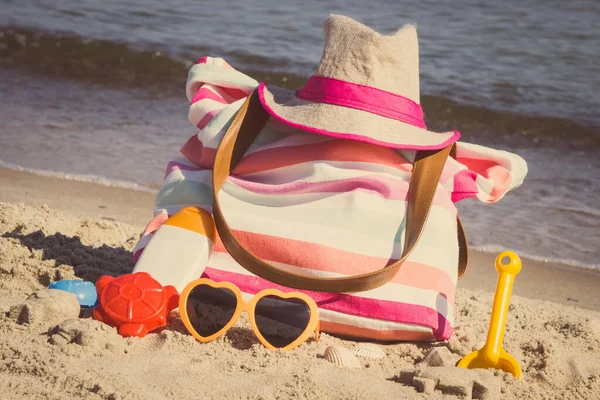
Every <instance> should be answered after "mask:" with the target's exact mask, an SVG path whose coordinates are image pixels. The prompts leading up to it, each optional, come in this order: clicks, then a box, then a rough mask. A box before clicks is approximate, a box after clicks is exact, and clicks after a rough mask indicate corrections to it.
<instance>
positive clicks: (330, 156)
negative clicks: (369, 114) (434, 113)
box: [181, 135, 412, 176]
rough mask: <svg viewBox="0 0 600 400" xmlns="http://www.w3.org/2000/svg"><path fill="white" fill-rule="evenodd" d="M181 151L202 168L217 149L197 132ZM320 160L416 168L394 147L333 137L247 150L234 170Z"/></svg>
mask: <svg viewBox="0 0 600 400" xmlns="http://www.w3.org/2000/svg"><path fill="white" fill-rule="evenodd" d="M181 153H182V154H183V155H185V156H186V157H187V158H189V159H190V160H192V161H193V162H194V163H196V164H198V165H199V166H201V167H202V168H212V165H213V163H214V155H215V153H216V149H213V148H210V147H204V146H203V144H202V142H201V141H200V139H199V138H198V135H194V136H192V137H191V138H190V139H189V140H188V141H187V143H186V144H185V145H184V146H183V148H182V149H181ZM319 160H323V161H347V162H364V163H373V164H380V165H385V166H387V167H392V168H396V169H398V170H400V171H406V172H410V171H412V164H411V163H409V162H408V161H406V160H405V159H404V158H402V156H400V155H399V154H398V153H396V151H394V150H393V149H389V148H386V147H381V146H374V145H370V144H365V143H361V142H357V141H355V140H331V141H327V142H321V143H312V144H305V145H299V146H282V147H276V148H271V149H266V150H260V151H256V152H254V153H251V154H247V155H245V156H244V158H243V159H242V160H241V161H240V162H239V164H238V165H237V166H236V167H235V169H234V170H233V173H234V175H237V176H239V175H245V174H252V173H256V172H262V171H269V170H273V169H277V168H283V167H288V166H291V165H296V164H301V163H305V162H311V161H319Z"/></svg>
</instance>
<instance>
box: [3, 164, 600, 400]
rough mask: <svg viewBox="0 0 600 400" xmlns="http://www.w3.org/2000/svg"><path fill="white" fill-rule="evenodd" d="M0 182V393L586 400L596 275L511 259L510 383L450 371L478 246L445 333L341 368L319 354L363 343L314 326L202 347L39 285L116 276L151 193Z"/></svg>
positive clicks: (465, 329) (598, 368)
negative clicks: (110, 322)
mask: <svg viewBox="0 0 600 400" xmlns="http://www.w3.org/2000/svg"><path fill="white" fill-rule="evenodd" d="M0 186H2V188H3V191H2V193H0V354H1V357H0V398H1V399H14V398H52V399H54V398H56V399H59V398H60V399H65V398H77V399H80V398H86V399H87V398H89V399H154V398H156V399H162V398H203V399H204V398H206V399H289V398H296V399H311V400H314V399H370V398H380V399H388V398H406V399H438V398H482V399H500V398H502V399H555V398H560V399H597V398H600V313H599V312H598V310H599V309H600V305H599V304H598V299H597V298H596V293H597V291H598V289H599V288H600V278H599V277H598V274H594V273H583V272H578V271H575V270H572V269H571V270H569V269H567V268H564V267H560V266H558V267H557V266H551V265H545V264H543V263H536V262H533V261H528V260H524V267H523V272H522V274H521V275H519V276H518V277H517V283H516V286H515V291H514V293H513V296H512V301H511V303H512V304H511V307H510V314H509V317H508V326H507V331H506V336H505V340H504V347H505V349H506V351H507V352H508V353H510V354H512V355H513V356H514V357H515V358H516V359H517V360H518V361H519V362H520V364H521V367H522V369H523V377H522V379H521V380H516V379H515V378H513V377H512V375H509V374H506V373H504V372H501V371H491V370H473V371H470V370H462V369H458V368H456V367H454V366H453V365H454V364H455V363H456V361H457V360H458V359H459V358H461V357H462V356H464V355H465V354H467V353H469V352H471V351H472V350H474V349H477V348H479V347H481V346H482V345H483V342H484V340H485V337H486V331H487V325H488V322H489V312H490V309H491V302H492V293H491V291H492V290H493V288H494V285H495V273H494V272H493V267H492V264H490V262H491V260H492V256H491V255H486V254H478V253H474V254H473V255H472V259H471V264H472V266H471V269H470V271H469V272H468V274H469V278H465V280H464V281H461V284H460V288H459V291H458V294H457V301H456V311H455V313H456V332H455V334H454V336H453V337H452V338H451V339H450V340H449V341H448V342H443V343H395V344H381V343H379V344H376V346H377V347H378V348H379V349H381V350H382V351H383V353H384V356H383V357H381V358H367V357H364V356H361V357H357V360H358V366H357V367H354V368H350V367H340V366H337V365H334V364H333V363H331V362H329V361H328V360H326V359H325V358H324V357H323V354H324V353H325V350H326V349H327V348H328V347H329V346H338V347H341V348H342V349H346V350H349V351H353V350H355V349H356V348H357V346H359V347H361V348H363V347H364V344H359V343H357V342H354V341H349V340H343V339H341V338H337V337H333V336H330V335H327V334H323V335H322V336H321V340H320V341H319V342H315V341H308V342H306V343H305V344H303V345H302V346H300V347H299V348H297V349H295V350H293V351H289V352H274V351H269V350H267V349H265V348H264V347H263V346H262V345H260V343H258V341H257V340H256V339H255V338H254V336H253V334H252V332H251V331H250V330H249V329H248V325H247V322H246V321H244V320H242V321H240V322H239V323H238V324H237V325H236V326H235V327H234V328H233V329H231V330H230V331H229V333H228V334H227V335H226V336H225V337H223V338H221V339H218V340H216V341H214V342H211V343H208V344H202V343H199V342H197V341H196V340H195V339H194V338H193V337H192V336H190V335H189V334H188V333H187V332H186V330H185V328H184V327H183V325H182V323H181V321H180V319H179V318H178V314H177V312H176V311H175V312H173V313H172V314H171V315H170V318H169V323H168V325H167V326H166V327H165V328H162V329H159V330H157V331H155V332H152V333H150V334H149V335H148V336H146V337H145V338H143V339H139V338H128V339H124V338H122V337H121V336H119V335H118V334H117V333H116V331H115V330H114V329H113V328H111V327H109V326H107V325H104V324H102V323H100V322H98V321H94V320H92V319H90V318H87V315H88V313H85V312H83V313H82V314H81V315H78V312H79V310H78V308H77V304H76V299H75V298H74V296H73V295H70V294H68V293H66V292H61V293H56V292H57V291H50V290H47V289H45V288H46V287H47V285H48V284H49V282H51V281H54V280H59V279H74V278H80V279H84V280H91V281H95V280H96V279H97V278H98V277H99V276H101V275H103V274H111V275H118V274H122V273H127V272H129V271H130V270H131V267H132V265H131V250H132V249H133V247H134V246H135V243H136V241H137V238H138V235H139V233H140V231H141V228H142V227H143V224H144V223H145V222H146V221H147V219H148V217H149V216H150V215H151V213H152V202H153V195H152V194H151V193H143V192H137V191H129V190H125V189H115V188H107V187H103V186H99V185H94V184H87V183H80V182H72V181H66V180H60V179H53V178H45V177H39V176H36V175H32V174H28V173H24V172H14V171H8V170H1V169H0ZM148 207H149V208H148ZM489 270H492V272H491V273H490V272H489ZM531 270H533V272H528V271H531ZM530 274H532V275H530ZM467 279H470V280H467ZM540 287H541V289H540ZM578 288H579V289H578ZM549 300H552V301H549ZM355 362H356V361H355Z"/></svg>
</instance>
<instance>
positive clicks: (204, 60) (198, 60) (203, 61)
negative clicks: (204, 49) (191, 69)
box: [194, 56, 208, 64]
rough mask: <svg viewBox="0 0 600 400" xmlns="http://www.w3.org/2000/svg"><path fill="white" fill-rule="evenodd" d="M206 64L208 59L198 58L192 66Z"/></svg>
mask: <svg viewBox="0 0 600 400" xmlns="http://www.w3.org/2000/svg"><path fill="white" fill-rule="evenodd" d="M207 63H208V57H207V56H204V57H200V58H199V59H197V60H196V62H195V63H194V64H207Z"/></svg>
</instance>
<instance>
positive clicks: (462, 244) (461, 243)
mask: <svg viewBox="0 0 600 400" xmlns="http://www.w3.org/2000/svg"><path fill="white" fill-rule="evenodd" d="M456 151H457V149H456V143H454V144H453V145H452V149H451V150H450V157H452V158H454V159H455V160H456ZM456 229H457V232H456V233H457V235H456V236H457V238H458V279H461V278H462V277H463V275H464V274H465V272H466V271H467V266H468V264H469V245H468V243H467V236H466V235H465V230H464V228H463V226H462V222H460V218H459V217H458V215H456Z"/></svg>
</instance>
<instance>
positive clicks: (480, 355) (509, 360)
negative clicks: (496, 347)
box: [458, 350, 521, 379]
mask: <svg viewBox="0 0 600 400" xmlns="http://www.w3.org/2000/svg"><path fill="white" fill-rule="evenodd" d="M458 367H459V368H467V369H474V368H483V369H489V368H494V369H500V370H502V371H504V372H507V373H509V374H512V375H514V377H515V378H517V379H521V366H520V365H519V362H518V361H517V360H516V359H515V358H514V357H513V356H511V355H510V354H508V353H507V352H506V351H504V350H502V352H501V353H500V355H499V356H498V359H497V361H495V362H491V361H490V360H489V359H488V358H487V357H485V352H484V351H483V350H478V351H474V352H472V353H469V354H467V355H466V356H465V357H463V359H462V360H460V361H459V362H458Z"/></svg>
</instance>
